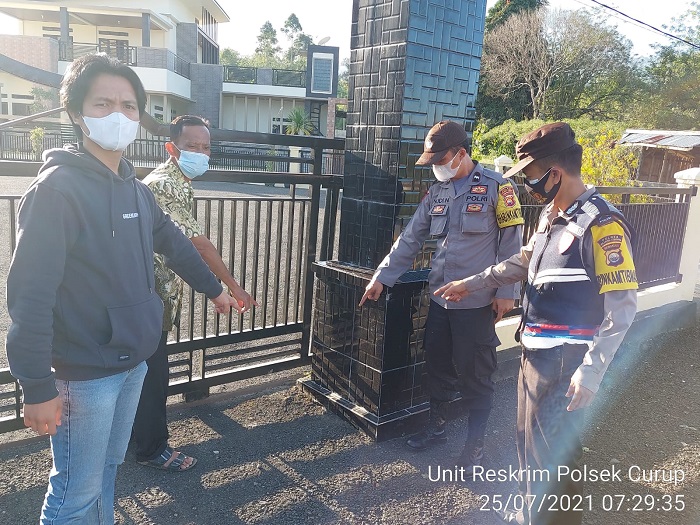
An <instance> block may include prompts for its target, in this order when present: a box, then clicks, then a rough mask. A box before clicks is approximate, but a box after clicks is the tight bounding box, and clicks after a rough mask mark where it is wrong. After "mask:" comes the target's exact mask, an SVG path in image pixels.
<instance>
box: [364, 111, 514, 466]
mask: <svg viewBox="0 0 700 525" xmlns="http://www.w3.org/2000/svg"><path fill="white" fill-rule="evenodd" d="M468 147H469V141H468V137H467V133H466V131H465V130H464V128H463V127H462V126H461V125H459V124H457V123H456V122H451V121H442V122H439V123H437V124H436V125H435V126H433V127H432V128H431V129H430V131H429V133H428V135H427V137H426V139H425V144H424V151H423V154H422V155H421V157H420V158H419V159H418V161H417V162H416V164H418V165H432V169H433V172H434V174H435V177H436V178H437V179H438V182H437V183H436V184H434V185H433V186H431V187H430V189H429V191H428V193H427V195H426V196H425V197H424V198H423V200H422V201H421V203H420V204H419V205H418V209H417V210H416V213H415V214H414V215H413V217H412V218H411V221H410V222H409V223H408V225H407V226H406V228H405V230H404V231H403V232H402V233H401V235H399V237H398V239H397V240H396V242H395V243H394V245H393V247H392V249H391V251H390V253H389V254H388V255H387V256H386V257H385V258H384V260H383V261H382V262H381V264H380V265H379V267H378V268H377V271H376V272H375V274H374V276H373V278H372V280H371V281H370V283H369V285H368V286H367V290H366V292H365V294H364V296H363V297H362V300H361V301H360V306H362V304H363V303H364V302H365V301H366V300H367V299H371V300H374V301H376V300H377V299H378V298H379V296H380V295H381V293H382V290H383V289H384V287H385V286H388V287H391V286H393V285H394V284H395V283H396V281H397V280H398V279H399V277H400V276H401V275H402V274H403V273H404V272H406V271H407V270H408V269H410V268H411V265H412V264H413V261H414V259H415V257H416V255H417V254H418V253H419V251H420V250H421V248H422V246H423V242H424V241H426V240H427V239H429V238H430V239H434V240H435V241H436V244H437V246H436V248H435V253H434V255H433V258H432V262H431V270H430V274H429V289H430V291H431V292H434V291H435V290H437V289H438V288H440V287H441V286H443V285H444V284H446V283H449V282H450V281H452V280H454V279H456V278H457V277H459V276H464V275H471V274H472V273H477V272H480V271H482V270H484V269H485V268H487V267H488V266H491V265H493V264H495V263H497V262H499V261H503V260H505V259H507V258H508V257H510V256H511V255H513V254H516V253H518V251H519V250H520V248H521V246H522V224H523V218H522V215H521V212H520V203H519V202H518V197H517V193H516V190H515V187H514V186H513V185H512V184H511V183H510V182H509V181H508V180H506V179H504V178H503V176H502V175H500V174H499V173H497V172H495V171H491V170H488V169H486V168H484V167H483V166H481V165H480V164H478V163H476V162H474V161H473V160H472V159H471V158H470V156H469V154H468V153H467V148H468ZM517 294H518V292H517V290H516V286H514V285H513V284H508V285H506V286H503V287H501V288H499V289H498V290H495V289H484V290H483V291H482V292H478V293H475V294H473V295H470V296H469V298H466V299H465V300H464V301H460V302H456V303H455V302H448V301H446V300H444V299H443V298H441V297H437V296H433V295H431V299H432V300H431V301H430V308H429V311H428V316H427V320H426V325H425V336H424V346H425V359H426V367H427V375H428V391H429V394H430V421H429V423H428V426H427V428H426V429H425V430H424V431H422V432H420V433H418V434H416V435H415V436H412V437H411V438H410V439H409V440H408V442H407V445H408V447H410V448H411V449H413V450H425V449H426V448H428V447H430V446H431V445H434V444H437V443H445V442H446V441H447V431H446V424H447V407H448V403H449V402H450V401H452V400H454V399H455V398H456V396H457V393H458V392H459V393H460V394H461V396H462V398H463V399H464V400H465V403H466V406H467V407H468V408H469V423H468V432H467V440H466V444H465V447H464V450H463V451H462V455H461V456H460V459H459V462H460V464H462V465H464V466H466V467H468V466H470V465H475V464H477V465H479V464H481V460H482V455H483V447H484V435H485V431H486V424H487V421H488V417H489V414H490V411H491V405H492V400H493V391H494V383H493V380H492V378H491V376H492V374H493V372H494V371H495V370H496V347H497V346H498V345H499V344H500V342H499V340H498V337H497V336H496V331H495V326H494V325H495V323H496V322H497V321H499V320H500V319H501V317H502V316H503V314H505V313H506V312H508V311H509V310H511V309H512V308H513V304H514V299H515V297H516V296H517Z"/></svg>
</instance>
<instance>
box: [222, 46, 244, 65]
mask: <svg viewBox="0 0 700 525" xmlns="http://www.w3.org/2000/svg"><path fill="white" fill-rule="evenodd" d="M244 58H245V57H243V55H241V54H240V53H239V52H238V51H236V50H235V49H231V48H230V47H225V48H223V49H222V50H221V53H219V63H220V64H221V65H222V66H240V65H241V61H242V60H244Z"/></svg>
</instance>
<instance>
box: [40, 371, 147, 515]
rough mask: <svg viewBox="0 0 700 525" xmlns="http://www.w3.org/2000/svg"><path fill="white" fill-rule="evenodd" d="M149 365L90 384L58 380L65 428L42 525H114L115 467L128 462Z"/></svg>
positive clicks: (56, 442) (55, 440)
mask: <svg viewBox="0 0 700 525" xmlns="http://www.w3.org/2000/svg"><path fill="white" fill-rule="evenodd" d="M146 370H147V366H146V362H145V361H144V362H142V363H140V364H139V365H137V366H136V367H134V368H132V369H131V370H128V371H126V372H121V373H119V374H115V375H112V376H108V377H103V378H100V379H92V380H89V381H61V380H58V379H57V380H56V387H57V388H58V392H59V396H60V397H61V399H62V400H63V414H62V416H61V425H60V426H59V427H57V432H56V435H54V436H51V452H52V454H53V468H52V469H51V475H50V476H49V488H48V491H47V492H46V497H45V498H44V506H43V508H42V509H41V519H40V523H41V525H63V524H66V525H67V524H69V523H70V524H81V525H113V524H114V484H115V480H116V477H117V466H118V465H120V464H121V463H123V462H124V456H125V455H126V448H127V446H128V444H129V437H130V435H131V426H132V425H133V422H134V415H135V414H136V407H137V406H138V402H139V396H140V395H141V385H142V384H143V378H144V376H145V375H146Z"/></svg>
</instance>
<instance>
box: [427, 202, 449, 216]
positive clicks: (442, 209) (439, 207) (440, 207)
mask: <svg viewBox="0 0 700 525" xmlns="http://www.w3.org/2000/svg"><path fill="white" fill-rule="evenodd" d="M446 213H447V206H446V205H445V204H436V205H435V206H433V209H432V210H430V215H445V214H446Z"/></svg>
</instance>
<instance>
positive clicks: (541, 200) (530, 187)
mask: <svg viewBox="0 0 700 525" xmlns="http://www.w3.org/2000/svg"><path fill="white" fill-rule="evenodd" d="M551 172H552V168H549V169H548V170H547V173H545V174H544V175H543V176H542V177H540V178H539V179H537V180H535V181H534V182H530V181H528V180H527V179H525V189H526V190H527V192H528V193H529V194H530V196H531V197H532V198H533V199H535V200H536V201H537V203H538V204H549V203H550V202H552V201H553V200H554V197H556V195H557V192H558V191H559V187H560V186H561V179H559V182H557V183H556V184H555V185H554V186H553V187H552V189H551V190H549V191H545V189H544V187H545V186H546V185H547V181H548V180H549V176H550V175H551Z"/></svg>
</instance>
